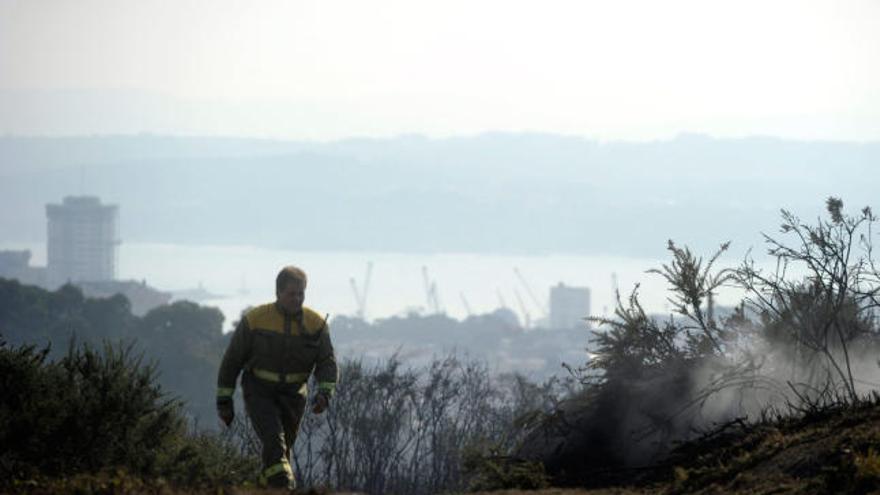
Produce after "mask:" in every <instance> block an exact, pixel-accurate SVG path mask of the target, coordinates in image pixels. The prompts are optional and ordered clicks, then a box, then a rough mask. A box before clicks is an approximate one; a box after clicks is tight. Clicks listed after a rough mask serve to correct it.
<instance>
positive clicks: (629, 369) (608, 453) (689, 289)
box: [516, 198, 880, 491]
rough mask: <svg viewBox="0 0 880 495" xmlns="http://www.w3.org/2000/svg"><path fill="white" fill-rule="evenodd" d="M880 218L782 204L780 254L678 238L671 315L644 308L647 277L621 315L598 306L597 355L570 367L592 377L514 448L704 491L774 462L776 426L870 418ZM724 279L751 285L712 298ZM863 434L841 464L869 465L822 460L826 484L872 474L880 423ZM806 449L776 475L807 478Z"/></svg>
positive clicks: (561, 475)
mask: <svg viewBox="0 0 880 495" xmlns="http://www.w3.org/2000/svg"><path fill="white" fill-rule="evenodd" d="M875 222H876V219H875V217H874V215H873V213H872V212H871V210H870V209H868V208H865V209H863V210H862V211H861V212H860V213H859V214H857V215H847V214H846V213H844V211H843V204H842V202H841V201H840V200H838V199H836V198H829V199H828V201H827V203H826V216H825V217H823V218H820V219H818V220H817V222H816V223H815V224H809V223H805V222H802V221H801V220H800V219H799V218H797V217H796V216H795V215H793V214H792V213H790V212H787V211H783V212H782V225H781V229H780V233H779V234H778V236H769V235H765V241H766V244H767V247H768V253H769V254H770V255H771V257H772V259H773V260H774V261H775V263H773V264H772V265H771V268H770V269H767V268H761V265H760V264H759V263H756V262H755V260H754V259H753V258H752V257H751V256H749V255H747V256H746V257H745V259H744V260H743V262H742V263H741V264H740V265H739V266H737V267H734V268H718V267H717V264H718V260H719V257H720V255H721V254H722V253H723V252H724V251H725V250H727V249H728V245H727V244H724V245H722V246H721V248H720V250H719V251H718V252H716V253H715V254H714V255H713V256H712V257H711V258H709V259H708V260H703V259H701V258H699V257H697V256H695V255H694V254H693V253H692V252H691V251H690V250H689V249H687V248H682V247H679V246H677V245H675V244H674V243H672V242H671V241H670V243H669V252H670V253H671V255H672V261H671V262H670V263H669V264H667V265H664V266H662V267H661V268H659V269H656V270H651V272H652V273H653V274H655V275H659V276H662V277H663V278H664V279H665V280H666V281H667V282H668V284H669V287H670V290H671V295H670V297H669V303H670V304H671V307H672V308H673V314H672V315H670V316H669V317H667V318H665V319H660V318H657V317H652V316H650V315H648V314H647V313H646V312H645V310H644V309H643V308H642V306H641V304H640V303H639V297H638V287H636V289H635V290H633V292H632V294H630V296H629V297H627V298H625V299H623V298H621V297H620V296H619V295H618V305H617V308H616V311H615V315H614V317H613V318H607V319H606V318H591V319H592V320H593V321H594V322H596V323H598V324H601V325H602V326H603V327H604V329H602V330H600V331H598V332H596V333H595V344H596V351H595V356H594V357H593V359H592V360H590V361H589V363H588V364H587V365H586V366H583V367H580V368H577V369H572V372H573V373H574V374H575V375H576V376H577V377H578V379H579V381H580V384H581V385H582V389H581V390H580V391H579V392H578V393H576V394H573V395H572V396H570V397H568V398H567V399H565V400H564V401H562V403H561V406H560V407H559V408H558V409H557V410H555V411H554V412H553V413H552V414H550V415H549V416H547V417H544V418H542V419H541V420H540V421H539V422H538V424H537V425H536V426H535V428H534V429H533V430H532V431H531V433H530V435H529V436H528V437H527V439H526V440H525V442H524V443H523V444H522V446H521V447H520V449H519V450H518V451H517V453H516V456H517V458H520V459H527V460H530V461H537V462H540V463H542V464H543V466H544V467H545V468H546V470H547V472H548V473H549V474H550V476H551V479H552V480H553V483H554V484H558V485H569V486H582V487H607V486H614V485H618V486H619V485H634V486H639V487H642V488H645V489H648V487H651V486H654V487H658V486H665V487H666V489H670V490H673V491H691V490H694V491H700V490H702V489H704V488H706V486H715V487H716V488H717V487H718V485H717V483H719V482H722V481H724V480H730V479H733V478H736V476H737V475H738V474H739V471H738V469H746V468H747V467H755V466H757V465H760V464H761V463H762V462H765V461H766V462H767V463H768V469H771V470H772V468H771V467H769V466H772V465H773V463H772V462H771V461H770V459H771V457H773V456H771V455H770V454H768V452H769V451H768V450H767V449H766V448H764V449H763V450H761V448H759V447H762V446H763V447H766V445H764V443H762V442H763V440H762V441H759V440H758V439H762V438H763V437H764V436H767V435H770V436H771V440H772V439H773V438H776V439H777V440H779V442H777V443H776V444H772V442H771V444H772V445H777V446H778V445H782V444H783V443H785V442H789V443H791V440H790V437H789V436H790V434H793V432H795V431H796V430H797V428H799V427H800V428H807V427H809V425H814V424H815V422H816V421H820V422H821V421H822V419H821V418H826V419H827V418H835V419H834V421H837V422H838V423H840V422H842V421H844V419H843V418H846V417H853V418H856V417H859V418H863V419H864V420H865V421H869V420H870V419H869V418H873V417H875V416H876V415H877V410H876V407H875V403H876V395H874V390H876V388H877V387H878V385H880V383H878V382H880V379H878V377H880V370H878V361H877V355H878V353H877V351H878V349H880V330H878V327H877V321H876V315H877V308H878V305H880V304H878V303H880V300H878V294H880V271H878V266H877V265H876V264H875V260H874V257H873V244H872V237H873V228H874V225H875ZM764 266H767V265H766V264H764ZM725 286H730V287H734V288H738V289H740V290H742V293H743V294H744V296H743V299H742V302H741V304H739V305H738V306H737V307H736V308H734V309H733V311H732V312H728V314H726V315H723V316H719V315H717V314H716V310H715V308H714V307H713V306H714V305H713V297H714V296H715V294H717V292H718V290H719V289H720V288H722V287H725ZM856 411H861V412H860V413H857V412H856ZM871 411H873V412H871ZM829 421H831V419H829ZM870 421H872V420H870ZM780 429H783V430H785V431H786V432H787V433H786V434H785V435H783V434H782V433H780V431H782V430H780ZM768 432H769V433H768ZM773 432H775V433H773ZM860 438H861V440H860V441H858V442H855V444H857V445H856V446H855V447H852V446H851V447H850V450H849V451H848V452H849V454H847V456H848V457H847V459H848V461H847V460H846V459H844V460H840V459H836V460H835V463H834V464H833V466H838V465H842V464H841V463H843V464H846V462H849V465H850V466H857V467H852V468H851V469H849V468H845V467H844V468H841V469H832V468H829V466H827V465H817V466H814V467H815V469H814V471H815V473H814V474H816V476H818V477H819V479H818V481H815V480H814V481H815V483H818V484H819V485H822V486H824V487H826V488H829V489H833V490H837V489H840V490H844V491H847V490H856V491H858V490H862V489H864V488H865V487H866V486H873V485H871V484H872V483H875V482H876V481H877V480H878V478H877V476H878V475H880V472H877V473H875V472H874V471H873V470H874V467H873V464H874V463H876V461H877V453H876V451H875V450H873V449H869V448H868V444H869V443H870V442H871V441H874V442H877V441H880V437H878V436H877V435H876V432H868V433H865V434H864V435H861V437H860ZM866 438H867V439H873V440H866ZM749 442H752V443H751V444H750V443H749ZM780 442H781V443H780ZM855 444H854V445H855ZM749 445H751V446H752V447H753V448H754V449H755V452H752V451H750V450H749ZM731 452H735V454H734V453H731ZM758 452H763V453H758ZM753 454H754V455H753ZM817 455H818V454H817ZM731 456H732V457H731ZM762 456H763V457H762ZM844 457H846V456H844ZM735 458H738V459H739V460H740V462H739V463H737V462H733V463H731V462H728V461H731V459H735ZM744 459H748V461H747V462H746V461H745V460H744ZM803 464H804V463H803V462H801V463H800V464H798V466H797V467H796V468H792V469H791V470H790V472H789V473H788V474H784V473H774V476H776V475H779V476H783V477H784V476H790V477H791V478H792V479H796V478H798V476H801V477H803V478H809V476H807V473H809V472H812V471H810V468H809V466H807V467H805V466H804V465H803ZM737 466H739V467H737ZM858 466H861V467H860V468H859V467H858ZM820 468H821V469H820ZM780 469H782V468H780ZM798 469H800V470H801V471H800V472H798ZM847 469H849V471H847ZM856 472H858V473H859V476H860V478H859V480H858V482H855V481H853V478H852V476H855V474H854V473H856ZM821 473H824V474H821ZM847 473H849V474H847ZM765 474H766V473H765ZM847 476H849V478H847ZM844 478H846V479H845V480H844ZM658 483H659V484H660V485H657V484H658ZM713 484H714V485H713ZM744 486H745V485H744ZM816 486H818V485H816ZM753 488H754V487H753ZM744 489H746V488H744ZM814 489H815V487H814ZM726 490H730V491H736V490H738V488H736V487H734V486H728V487H727V488H726Z"/></svg>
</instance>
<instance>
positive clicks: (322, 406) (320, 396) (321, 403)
mask: <svg viewBox="0 0 880 495" xmlns="http://www.w3.org/2000/svg"><path fill="white" fill-rule="evenodd" d="M329 405H330V398H329V397H328V396H327V393H326V392H318V393H317V394H315V398H314V399H313V400H312V412H313V413H315V414H321V413H322V412H324V411H326V410H327V406H329Z"/></svg>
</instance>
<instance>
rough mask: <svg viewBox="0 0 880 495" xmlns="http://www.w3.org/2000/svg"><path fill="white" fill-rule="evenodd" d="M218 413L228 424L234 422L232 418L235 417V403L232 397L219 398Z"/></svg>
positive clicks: (221, 419)
mask: <svg viewBox="0 0 880 495" xmlns="http://www.w3.org/2000/svg"><path fill="white" fill-rule="evenodd" d="M217 415H218V416H220V421H223V423H225V424H226V426H229V425H231V424H232V420H234V419H235V403H234V402H232V397H222V398H220V397H218V398H217Z"/></svg>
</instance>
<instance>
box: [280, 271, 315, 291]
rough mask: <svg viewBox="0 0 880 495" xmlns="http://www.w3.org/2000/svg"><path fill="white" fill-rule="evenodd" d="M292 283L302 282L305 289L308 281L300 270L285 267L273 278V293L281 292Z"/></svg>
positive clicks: (304, 273)
mask: <svg viewBox="0 0 880 495" xmlns="http://www.w3.org/2000/svg"><path fill="white" fill-rule="evenodd" d="M293 281H296V282H302V284H303V287H305V285H306V284H307V283H308V281H309V279H308V277H306V272H304V271H303V270H302V268H299V267H297V266H293V265H289V266H285V267H284V268H282V269H281V271H280V272H278V276H277V277H275V292H276V293H277V292H281V291H282V290H284V288H285V287H287V284H288V283H290V282H293Z"/></svg>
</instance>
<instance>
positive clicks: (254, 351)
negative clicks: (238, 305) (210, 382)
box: [217, 303, 338, 398]
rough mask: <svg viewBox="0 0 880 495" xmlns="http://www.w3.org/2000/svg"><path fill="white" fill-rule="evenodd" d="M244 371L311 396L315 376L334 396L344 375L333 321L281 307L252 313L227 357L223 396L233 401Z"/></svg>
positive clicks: (222, 369)
mask: <svg viewBox="0 0 880 495" xmlns="http://www.w3.org/2000/svg"><path fill="white" fill-rule="evenodd" d="M242 370H246V371H247V372H249V373H251V374H253V376H254V377H256V378H259V379H261V380H264V381H267V382H273V383H279V384H282V383H284V384H287V383H294V384H299V385H301V387H300V388H299V391H300V393H301V394H303V395H306V394H307V393H308V389H307V388H306V383H307V382H308V380H309V375H311V374H314V375H315V380H316V381H317V382H318V388H319V390H321V391H323V392H326V393H327V394H328V395H330V396H332V395H333V393H334V391H335V389H336V380H337V375H338V371H337V368H336V357H335V356H334V353H333V345H332V344H331V342H330V328H329V327H328V326H327V320H326V318H325V317H322V316H321V315H320V314H318V313H317V312H315V311H314V310H312V309H309V308H307V307H303V308H302V311H301V312H299V313H296V314H289V313H286V312H284V311H283V310H282V309H281V308H279V307H278V306H277V305H276V304H275V303H268V304H264V305H262V306H257V307H256V308H253V309H251V310H250V311H248V312H247V313H246V314H245V315H244V316H243V317H242V319H241V321H240V322H239V324H238V327H237V328H236V329H235V333H234V334H233V335H232V341H231V342H230V343H229V347H227V348H226V353H225V354H224V355H223V362H222V363H221V364H220V372H219V373H218V376H217V397H218V398H221V397H231V396H232V394H233V392H234V391H235V383H236V380H237V379H238V375H239V373H240V372H241V371H242Z"/></svg>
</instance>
